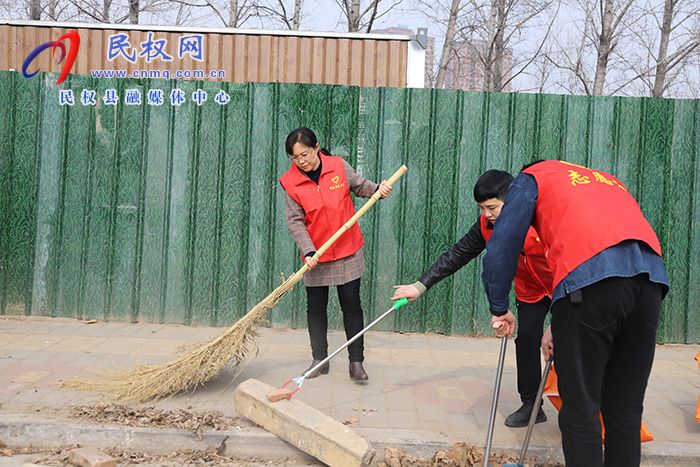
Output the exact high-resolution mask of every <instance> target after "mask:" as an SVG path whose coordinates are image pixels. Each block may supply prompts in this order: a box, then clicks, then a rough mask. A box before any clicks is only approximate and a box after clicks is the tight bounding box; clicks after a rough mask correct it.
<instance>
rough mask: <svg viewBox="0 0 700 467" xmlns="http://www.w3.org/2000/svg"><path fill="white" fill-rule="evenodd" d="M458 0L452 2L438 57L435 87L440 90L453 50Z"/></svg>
mask: <svg viewBox="0 0 700 467" xmlns="http://www.w3.org/2000/svg"><path fill="white" fill-rule="evenodd" d="M460 3H461V1H460V0H452V5H451V7H450V14H449V16H448V20H447V32H446V33H445V42H444V43H443V45H442V54H441V56H440V65H438V73H437V78H436V79H435V87H436V88H438V89H442V87H443V86H444V85H445V74H446V73H447V64H448V63H449V61H450V55H451V54H452V53H453V50H454V41H455V26H456V25H457V16H458V15H459V11H460Z"/></svg>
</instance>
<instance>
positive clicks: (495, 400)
mask: <svg viewBox="0 0 700 467" xmlns="http://www.w3.org/2000/svg"><path fill="white" fill-rule="evenodd" d="M507 343H508V335H507V334H506V335H505V336H503V337H502V338H501V353H500V356H499V357H498V371H497V372H496V384H495V387H494V389H493V401H492V402H491V417H490V418H489V431H488V434H487V436H486V449H485V450H484V466H483V467H488V465H489V458H490V457H491V440H492V438H493V425H494V423H495V421H496V408H497V407H498V394H499V393H500V392H501V376H503V362H504V360H505V357H506V344H507Z"/></svg>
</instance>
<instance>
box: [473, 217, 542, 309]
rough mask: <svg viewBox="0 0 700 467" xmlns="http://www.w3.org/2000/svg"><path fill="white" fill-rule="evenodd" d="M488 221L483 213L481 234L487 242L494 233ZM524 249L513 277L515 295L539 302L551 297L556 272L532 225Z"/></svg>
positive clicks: (527, 301) (528, 301) (525, 299)
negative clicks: (550, 267)
mask: <svg viewBox="0 0 700 467" xmlns="http://www.w3.org/2000/svg"><path fill="white" fill-rule="evenodd" d="M488 223H489V220H488V219H487V218H486V217H485V216H484V215H483V214H482V215H481V234H482V235H483V236H484V240H486V241H487V242H488V241H489V238H491V234H492V233H493V229H489V228H488V227H487V226H488ZM523 251H524V252H525V255H520V256H519V257H518V270H517V271H516V273H515V278H514V279H513V284H514V287H515V297H516V298H517V299H518V300H520V301H521V302H526V303H535V302H539V301H540V300H542V298H543V297H544V296H545V295H547V296H549V297H551V296H552V289H553V288H552V281H553V280H554V274H553V273H552V271H551V270H550V269H549V265H548V263H547V257H546V255H545V253H544V245H542V242H541V241H540V238H539V236H538V235H537V232H536V231H535V229H534V228H533V227H532V226H530V230H528V232H527V236H526V237H525V243H524V244H523Z"/></svg>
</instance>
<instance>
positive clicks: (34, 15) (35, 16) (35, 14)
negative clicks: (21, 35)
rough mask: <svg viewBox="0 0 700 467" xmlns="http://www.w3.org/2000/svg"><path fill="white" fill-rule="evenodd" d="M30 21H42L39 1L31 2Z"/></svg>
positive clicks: (31, 0)
mask: <svg viewBox="0 0 700 467" xmlns="http://www.w3.org/2000/svg"><path fill="white" fill-rule="evenodd" d="M29 19H31V20H34V21H40V20H41V3H40V2H39V0H30V1H29Z"/></svg>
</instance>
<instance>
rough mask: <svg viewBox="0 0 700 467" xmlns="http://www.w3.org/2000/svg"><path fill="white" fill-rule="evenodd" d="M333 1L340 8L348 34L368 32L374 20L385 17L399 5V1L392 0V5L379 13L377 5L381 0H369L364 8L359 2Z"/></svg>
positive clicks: (357, 0) (348, 0)
mask: <svg viewBox="0 0 700 467" xmlns="http://www.w3.org/2000/svg"><path fill="white" fill-rule="evenodd" d="M334 1H335V3H336V4H337V5H338V6H339V7H340V11H341V13H342V15H343V17H344V18H345V19H346V21H347V26H348V32H359V31H360V30H364V31H365V32H370V31H371V30H372V27H373V26H374V22H375V21H376V20H378V19H379V18H381V17H383V16H385V15H386V14H387V13H388V12H389V11H391V10H392V9H394V8H395V7H396V6H397V5H398V4H399V3H400V0H392V1H393V3H392V4H391V5H389V6H388V7H386V8H384V9H383V10H382V11H381V12H380V11H379V3H380V2H381V1H382V0H369V1H368V3H367V4H366V5H365V6H364V8H363V7H362V1H361V0H334Z"/></svg>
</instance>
